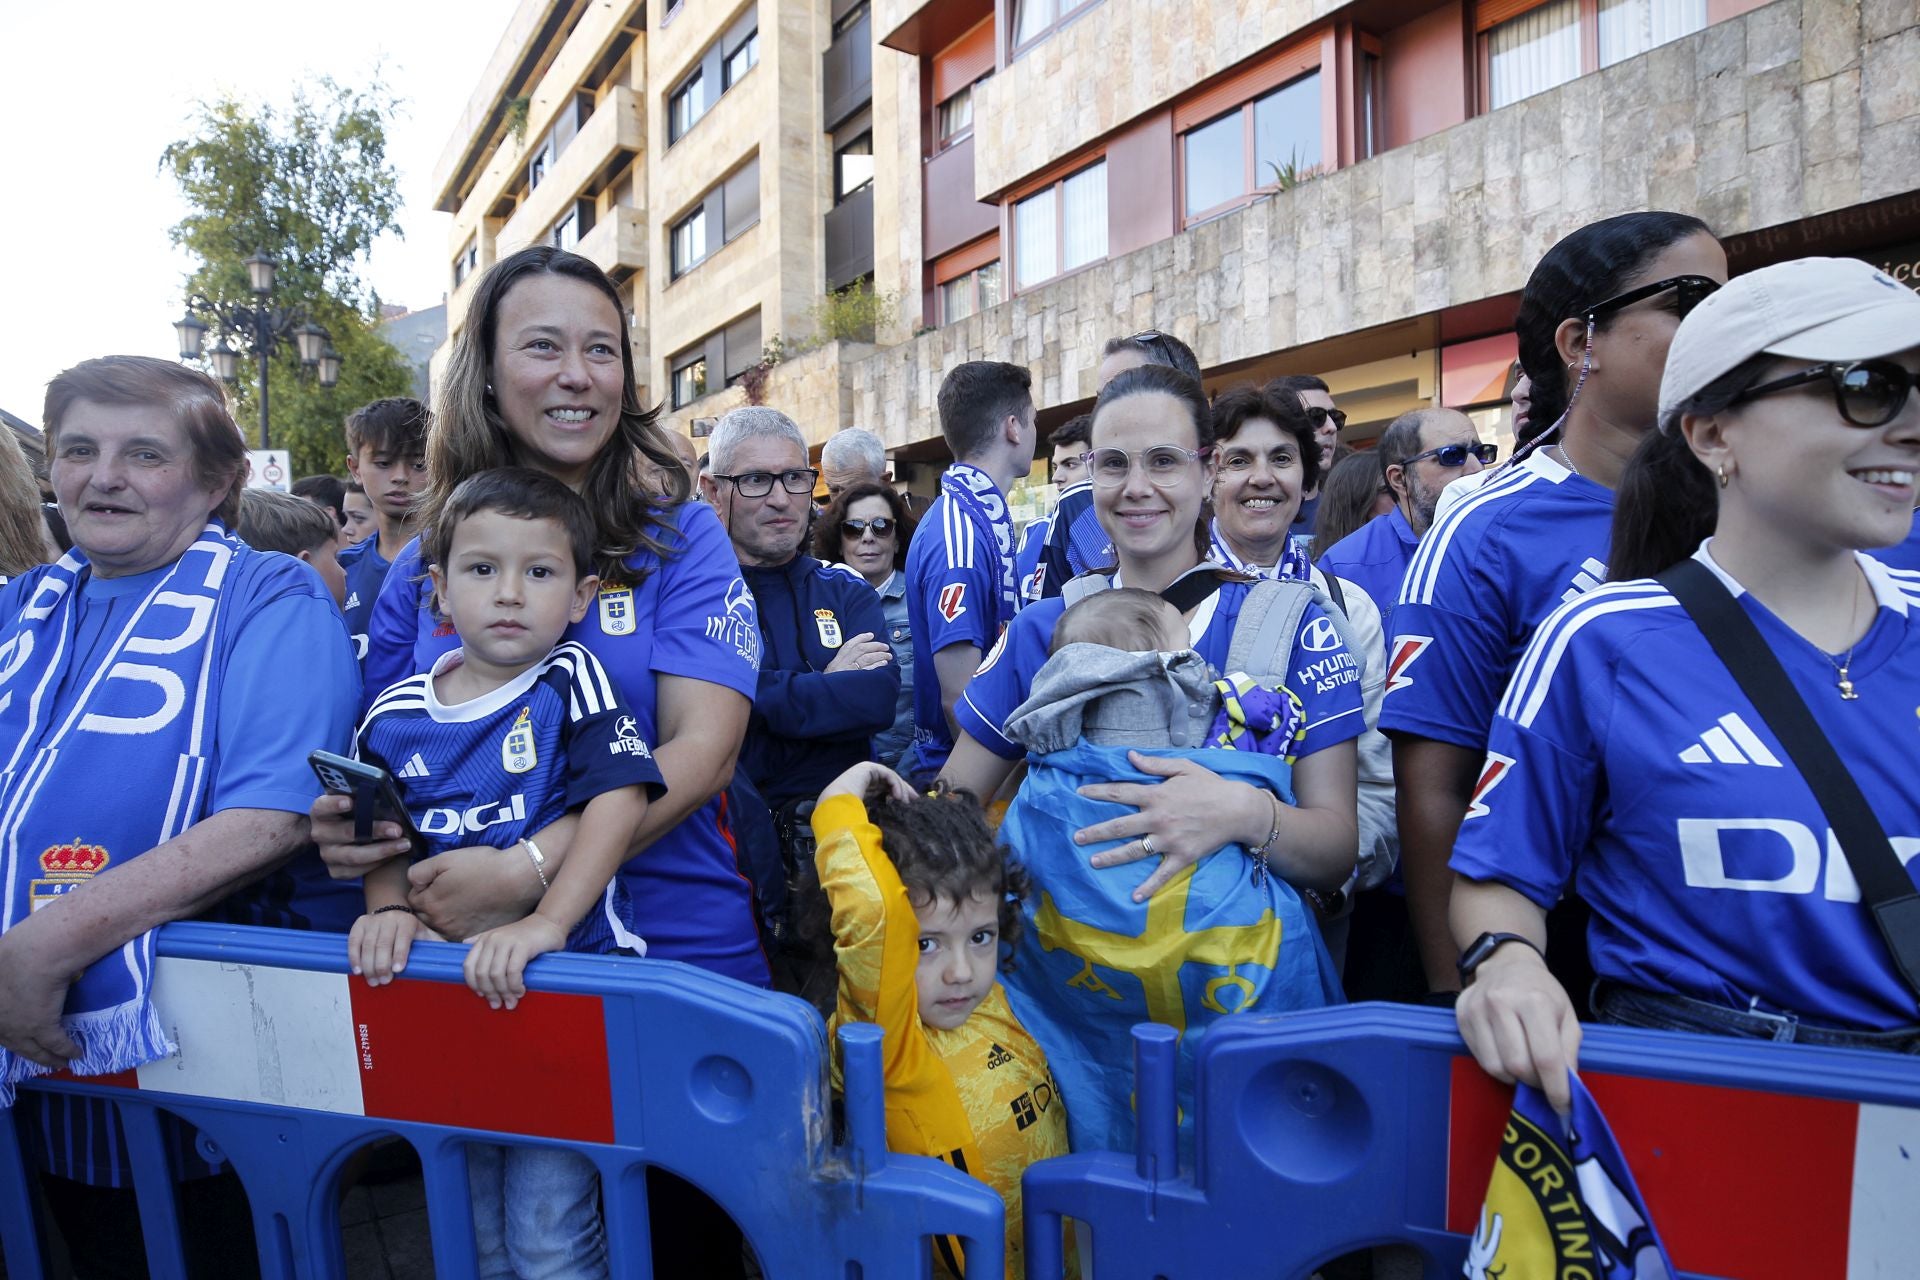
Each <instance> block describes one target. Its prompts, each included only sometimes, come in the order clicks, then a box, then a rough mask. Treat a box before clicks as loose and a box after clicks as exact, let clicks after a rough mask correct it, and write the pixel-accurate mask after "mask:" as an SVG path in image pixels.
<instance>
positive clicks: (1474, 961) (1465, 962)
mask: <svg viewBox="0 0 1920 1280" xmlns="http://www.w3.org/2000/svg"><path fill="white" fill-rule="evenodd" d="M1509 942H1518V943H1521V944H1522V945H1524V946H1528V947H1533V949H1534V950H1535V951H1540V948H1539V947H1535V946H1534V945H1533V940H1532V939H1531V938H1527V937H1523V936H1521V935H1520V934H1517V933H1483V934H1481V935H1480V936H1479V937H1477V938H1475V939H1474V940H1473V942H1472V943H1471V944H1469V945H1468V947H1467V949H1466V950H1465V951H1462V952H1461V953H1460V966H1459V967H1460V985H1461V986H1462V987H1465V986H1467V985H1468V984H1469V983H1471V982H1472V981H1473V971H1474V970H1475V969H1478V968H1479V967H1480V966H1481V965H1482V964H1483V963H1485V962H1486V959H1487V957H1488V956H1490V955H1492V954H1493V953H1494V952H1495V951H1497V950H1499V949H1500V948H1501V947H1503V946H1505V945H1506V944H1507V943H1509ZM1540 958H1541V959H1542V960H1544V959H1546V953H1545V952H1540Z"/></svg>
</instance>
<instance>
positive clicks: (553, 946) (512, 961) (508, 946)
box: [466, 911, 567, 1009]
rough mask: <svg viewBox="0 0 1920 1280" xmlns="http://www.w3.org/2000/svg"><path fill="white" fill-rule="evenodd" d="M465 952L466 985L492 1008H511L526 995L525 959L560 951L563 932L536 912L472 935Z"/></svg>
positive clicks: (564, 943)
mask: <svg viewBox="0 0 1920 1280" xmlns="http://www.w3.org/2000/svg"><path fill="white" fill-rule="evenodd" d="M472 941H473V946H472V947H471V948H470V949H469V950H468V951H467V963H466V975H467V985H468V986H469V987H472V988H473V991H474V994H475V995H479V996H484V997H486V1001H487V1004H488V1005H489V1006H490V1007H492V1008H495V1009H499V1008H503V1007H504V1008H507V1009H511V1008H513V1007H514V1006H515V1005H517V1004H519V1003H520V998H521V997H522V996H524V995H526V994H527V984H526V982H525V981H524V980H523V979H524V976H525V974H526V971H527V962H528V961H530V960H532V959H533V958H534V957H535V956H539V955H545V954H546V953H547V952H549V951H562V950H565V949H566V945H567V931H566V930H565V929H562V928H561V927H560V926H559V925H557V924H555V923H554V922H553V921H551V920H549V919H547V918H546V917H545V916H543V915H541V914H540V913H539V912H537V911H536V912H535V913H534V914H532V915H530V916H527V917H526V918H525V919H521V920H515V921H514V922H513V923H512V924H503V925H501V926H500V927H499V928H497V929H489V930H487V931H486V932H485V933H482V934H479V935H478V936H476V937H475V938H473V940H472Z"/></svg>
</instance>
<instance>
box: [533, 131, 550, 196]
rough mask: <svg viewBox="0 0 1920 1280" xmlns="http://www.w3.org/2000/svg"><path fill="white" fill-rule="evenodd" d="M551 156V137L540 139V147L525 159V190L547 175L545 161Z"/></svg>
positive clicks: (535, 185)
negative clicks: (530, 157)
mask: <svg viewBox="0 0 1920 1280" xmlns="http://www.w3.org/2000/svg"><path fill="white" fill-rule="evenodd" d="M552 158H553V146H552V139H550V138H549V139H542V140H541V143H540V149H539V150H538V151H536V152H534V153H533V158H532V159H530V160H528V161H527V190H529V191H531V190H533V189H534V188H535V187H537V186H539V185H540V179H542V178H544V177H546V176H547V162H548V161H549V160H551V159H552Z"/></svg>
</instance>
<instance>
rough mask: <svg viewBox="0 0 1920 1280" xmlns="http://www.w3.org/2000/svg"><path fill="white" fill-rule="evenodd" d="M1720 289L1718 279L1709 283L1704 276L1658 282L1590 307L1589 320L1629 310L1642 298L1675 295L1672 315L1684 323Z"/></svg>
mask: <svg viewBox="0 0 1920 1280" xmlns="http://www.w3.org/2000/svg"><path fill="white" fill-rule="evenodd" d="M1719 287H1720V282H1719V281H1718V280H1709V279H1707V278H1706V277H1705V276H1670V277H1668V278H1667V279H1665V280H1655V281H1654V282H1653V283H1652V284H1643V285H1641V286H1640V287H1639V288H1638V289H1629V290H1627V291H1626V292H1625V293H1616V294H1614V295H1613V296H1612V297H1611V298H1608V299H1607V300H1606V301H1604V302H1596V303H1594V304H1593V305H1592V306H1590V307H1588V308H1587V312H1586V314H1587V319H1589V320H1597V319H1599V318H1600V317H1601V316H1610V315H1612V314H1613V313H1614V312H1616V311H1619V310H1620V309H1621V308H1623V307H1630V306H1632V305H1633V304H1634V303H1636V302H1638V301H1640V300H1641V299H1642V298H1651V297H1654V296H1656V295H1658V294H1662V293H1666V292H1668V291H1669V290H1671V291H1672V292H1673V314H1674V315H1675V316H1677V317H1678V318H1680V319H1682V320H1684V319H1686V318H1687V313H1688V312H1689V311H1692V310H1693V309H1694V308H1695V307H1697V306H1699V305H1700V304H1701V303H1702V302H1705V301H1706V300H1707V297H1708V295H1710V294H1712V293H1713V292H1714V291H1715V290H1716V289H1718V288H1719Z"/></svg>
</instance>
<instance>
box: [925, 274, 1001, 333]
mask: <svg viewBox="0 0 1920 1280" xmlns="http://www.w3.org/2000/svg"><path fill="white" fill-rule="evenodd" d="M1000 298H1001V285H1000V260H999V259H998V258H995V259H994V260H993V261H992V262H989V263H986V264H984V265H982V266H978V267H975V268H974V269H973V270H971V271H969V272H967V273H966V274H965V275H962V276H956V277H955V278H953V279H952V280H948V281H946V282H945V283H944V284H942V285H941V286H940V314H939V316H938V321H939V323H941V324H952V323H953V322H954V321H956V320H965V319H966V318H967V317H968V316H970V315H972V314H973V313H974V312H976V311H985V310H986V309H987V308H988V307H992V306H997V305H999V302H1000Z"/></svg>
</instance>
